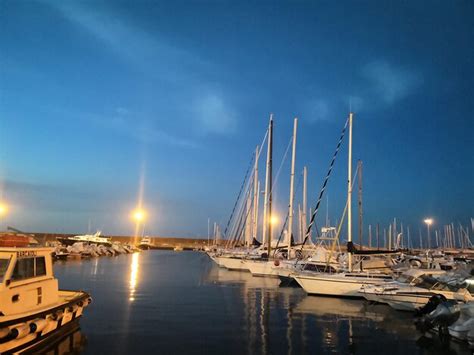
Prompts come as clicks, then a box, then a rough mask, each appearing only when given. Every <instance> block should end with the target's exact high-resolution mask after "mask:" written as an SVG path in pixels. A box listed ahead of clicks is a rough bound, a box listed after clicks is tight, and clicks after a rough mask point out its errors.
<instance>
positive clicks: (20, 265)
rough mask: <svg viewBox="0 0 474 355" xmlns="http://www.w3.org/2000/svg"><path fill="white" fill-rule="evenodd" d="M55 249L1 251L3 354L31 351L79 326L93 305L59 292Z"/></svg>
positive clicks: (73, 294) (0, 344)
mask: <svg viewBox="0 0 474 355" xmlns="http://www.w3.org/2000/svg"><path fill="white" fill-rule="evenodd" d="M52 251H53V249H52V248H0V353H1V354H4V353H16V352H23V351H29V352H32V351H33V349H34V348H36V347H37V346H40V345H42V344H43V343H44V342H45V341H47V340H48V339H50V338H52V337H55V336H58V335H60V334H62V332H64V331H66V330H67V329H68V328H69V326H70V324H72V323H77V321H78V319H79V318H80V317H81V316H82V313H83V310H84V308H85V307H86V306H87V305H88V304H89V303H90V302H91V298H90V296H89V295H88V294H87V293H86V292H83V291H64V290H59V289H58V280H57V279H56V278H54V275H53V264H52V257H51V254H52Z"/></svg>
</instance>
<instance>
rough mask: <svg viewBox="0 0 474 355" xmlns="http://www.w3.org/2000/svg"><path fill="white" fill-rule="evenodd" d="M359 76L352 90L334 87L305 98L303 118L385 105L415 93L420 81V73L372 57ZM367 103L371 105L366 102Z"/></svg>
mask: <svg viewBox="0 0 474 355" xmlns="http://www.w3.org/2000/svg"><path fill="white" fill-rule="evenodd" d="M360 73H361V80H360V82H357V83H354V85H353V86H355V87H358V88H359V89H358V90H354V93H355V94H354V93H350V94H348V93H344V92H337V91H334V90H333V92H332V93H329V94H326V93H325V94H317V95H315V96H314V97H312V98H310V99H309V100H308V101H307V102H306V111H305V115H304V116H306V119H307V121H308V122H310V123H314V122H317V121H327V120H330V119H331V118H332V117H333V116H334V115H336V114H339V113H340V112H342V111H344V109H346V110H351V111H353V112H356V113H359V112H361V111H366V110H379V109H387V108H389V107H391V106H393V105H394V104H396V103H397V102H399V101H401V100H403V99H406V98H407V97H409V96H410V95H412V94H414V93H415V92H416V91H417V90H418V89H419V87H420V86H421V84H422V83H423V77H422V75H421V73H417V72H415V71H413V70H408V69H405V68H402V67H399V66H396V65H393V64H390V63H389V62H387V61H383V60H378V61H373V62H370V63H368V64H366V65H365V66H363V67H362V68H361V69H360ZM368 103H370V106H369V105H368Z"/></svg>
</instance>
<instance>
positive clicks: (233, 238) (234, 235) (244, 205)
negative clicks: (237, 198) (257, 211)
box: [231, 185, 253, 241]
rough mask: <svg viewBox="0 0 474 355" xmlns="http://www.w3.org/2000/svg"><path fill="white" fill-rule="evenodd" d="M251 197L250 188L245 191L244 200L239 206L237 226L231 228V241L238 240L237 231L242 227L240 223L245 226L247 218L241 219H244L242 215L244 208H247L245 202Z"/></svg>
mask: <svg viewBox="0 0 474 355" xmlns="http://www.w3.org/2000/svg"><path fill="white" fill-rule="evenodd" d="M251 186H252V185H251ZM251 186H250V187H251ZM251 195H252V190H251V188H249V189H248V190H247V192H246V194H245V199H244V200H243V203H242V205H241V207H240V210H239V213H238V216H240V217H239V222H238V224H237V225H235V226H234V228H233V230H232V234H233V236H232V238H231V240H232V241H235V240H236V239H237V238H238V235H239V233H240V232H239V230H240V228H241V226H242V222H243V223H244V224H245V222H246V220H247V217H245V219H243V218H244V214H245V213H244V211H245V209H246V207H247V206H246V205H247V200H248V198H249V197H250V196H251ZM252 205H253V199H252ZM248 213H249V211H247V215H248Z"/></svg>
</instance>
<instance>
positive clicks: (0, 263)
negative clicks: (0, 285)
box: [0, 259, 10, 282]
mask: <svg viewBox="0 0 474 355" xmlns="http://www.w3.org/2000/svg"><path fill="white" fill-rule="evenodd" d="M9 261H10V259H0V282H3V277H4V276H5V273H6V272H7V269H8V264H9Z"/></svg>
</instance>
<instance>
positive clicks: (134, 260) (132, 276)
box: [128, 253, 140, 302]
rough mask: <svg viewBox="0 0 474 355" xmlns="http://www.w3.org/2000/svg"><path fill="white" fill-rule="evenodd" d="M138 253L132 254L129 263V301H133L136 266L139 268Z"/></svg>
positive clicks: (136, 277)
mask: <svg viewBox="0 0 474 355" xmlns="http://www.w3.org/2000/svg"><path fill="white" fill-rule="evenodd" d="M139 258H140V253H134V254H132V262H131V263H130V287H129V288H130V295H129V297H128V299H129V300H130V302H133V301H135V288H136V286H137V279H138V268H139V265H140V263H139Z"/></svg>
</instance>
